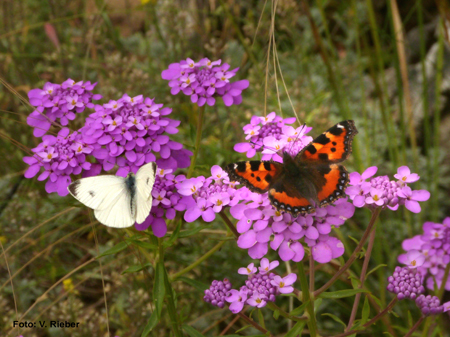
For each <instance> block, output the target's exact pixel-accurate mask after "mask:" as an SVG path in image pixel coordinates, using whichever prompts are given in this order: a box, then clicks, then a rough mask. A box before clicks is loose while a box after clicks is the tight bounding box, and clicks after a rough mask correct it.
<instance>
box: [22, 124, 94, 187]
mask: <svg viewBox="0 0 450 337" xmlns="http://www.w3.org/2000/svg"><path fill="white" fill-rule="evenodd" d="M31 151H33V152H34V153H35V154H34V155H33V156H32V157H24V158H23V161H24V162H25V163H27V164H28V165H30V167H29V168H28V169H27V170H26V172H25V178H33V177H34V176H35V175H37V174H38V173H39V172H40V171H41V168H43V169H44V171H43V172H42V173H41V174H40V175H39V177H38V178H37V179H38V180H39V181H42V180H46V179H48V180H47V183H46V184H45V190H46V191H47V193H52V192H57V193H58V194H59V195H60V196H65V195H67V194H68V193H69V192H68V190H67V186H69V184H70V183H71V181H72V180H71V178H70V175H71V174H74V175H77V174H80V173H81V172H82V171H83V170H85V171H87V170H90V169H91V166H92V165H91V163H90V162H88V161H86V155H89V154H90V153H91V152H92V151H93V147H92V146H90V145H86V144H85V143H84V142H83V140H82V134H81V133H79V132H76V131H75V132H72V133H70V130H69V129H68V128H63V129H61V130H60V131H59V132H58V135H57V136H56V137H55V136H51V135H44V136H43V137H42V143H40V144H39V145H38V146H37V147H35V148H34V149H32V150H31Z"/></svg>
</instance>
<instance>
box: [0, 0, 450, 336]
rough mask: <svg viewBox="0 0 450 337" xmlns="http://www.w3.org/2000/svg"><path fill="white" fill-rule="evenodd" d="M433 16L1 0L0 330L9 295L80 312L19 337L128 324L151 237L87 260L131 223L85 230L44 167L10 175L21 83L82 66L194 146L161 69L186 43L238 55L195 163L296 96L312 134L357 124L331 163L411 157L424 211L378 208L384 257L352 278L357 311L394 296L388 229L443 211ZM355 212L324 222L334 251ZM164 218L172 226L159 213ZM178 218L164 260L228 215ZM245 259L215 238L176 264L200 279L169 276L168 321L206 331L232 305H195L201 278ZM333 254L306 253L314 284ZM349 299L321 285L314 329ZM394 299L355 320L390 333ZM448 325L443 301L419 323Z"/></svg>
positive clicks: (442, 123) (144, 292)
mask: <svg viewBox="0 0 450 337" xmlns="http://www.w3.org/2000/svg"><path fill="white" fill-rule="evenodd" d="M395 8H398V10H399V11H398V13H397V12H396V11H395ZM393 9H394V11H393ZM449 17H450V10H449V7H448V5H446V2H445V1H439V0H437V1H436V2H433V1H425V0H422V1H420V0H416V1H395V0H390V1H389V0H387V1H373V0H366V1H362V0H351V1H334V0H330V1H324V0H317V1H309V2H304V1H294V0H278V1H276V0H274V1H265V2H264V1H233V0H220V1H219V0H209V1H206V0H197V1H194V0H189V1H184V0H178V1H169V0H166V1H156V0H152V1H142V2H140V1H132V0H129V1H119V0H111V1H102V0H95V1H94V0H72V1H68V0H62V1H53V0H49V1H41V0H26V1H14V0H3V2H2V4H1V6H0V18H1V19H0V75H1V79H2V82H3V86H1V87H0V109H1V110H0V111H1V113H0V136H1V137H0V162H1V164H2V165H0V191H1V192H0V240H1V242H2V244H3V247H4V249H7V251H6V254H5V256H1V259H0V261H1V262H0V331H3V332H2V333H1V335H2V336H3V335H4V334H5V335H6V334H7V333H9V332H10V329H11V327H12V325H11V322H12V320H14V319H16V317H17V316H16V308H17V312H18V316H19V317H20V316H21V315H22V314H24V313H25V312H27V315H26V316H25V318H24V319H26V320H31V321H38V320H47V321H49V320H50V319H52V320H56V319H57V320H63V321H64V320H69V321H79V322H82V324H81V326H82V328H80V329H78V330H76V331H75V330H74V331H70V332H69V331H65V330H61V329H30V330H26V331H22V333H23V335H24V337H30V336H52V337H59V336H107V324H106V323H107V322H108V323H109V329H110V331H111V333H112V334H111V335H112V336H114V335H118V336H121V337H124V336H140V334H141V332H142V329H143V328H144V326H145V324H146V323H147V320H148V318H149V316H150V313H151V312H152V311H153V309H154V301H153V298H152V291H153V289H152V287H153V281H154V280H153V278H154V275H155V270H154V268H156V264H155V262H156V261H155V259H156V256H157V252H155V251H151V250H146V249H143V248H142V247H138V246H136V245H131V246H130V247H129V248H128V249H125V250H123V251H121V252H119V253H117V254H115V255H108V256H106V257H104V258H102V259H101V260H100V261H101V264H100V263H99V262H98V260H95V261H91V259H92V258H93V257H95V256H97V255H98V254H99V253H101V252H104V251H106V250H107V249H109V248H111V247H113V246H115V245H116V244H118V243H120V242H124V240H125V238H126V237H129V236H132V235H134V234H135V232H136V231H134V230H130V231H118V230H111V229H108V228H106V227H104V226H99V225H96V226H95V230H94V227H93V226H92V224H91V223H90V220H91V221H93V220H94V219H93V218H92V215H89V212H88V211H87V209H85V208H79V207H76V208H74V207H73V206H78V204H77V203H75V201H74V200H73V199H72V198H70V197H66V198H61V197H58V196H56V195H48V194H47V193H46V192H45V190H44V183H42V182H38V181H37V180H36V179H31V180H27V179H24V178H23V172H24V170H25V169H26V167H27V165H26V164H25V163H24V162H23V161H22V157H23V156H24V155H26V154H27V153H29V152H30V150H29V149H30V148H33V147H35V146H36V145H37V144H38V143H39V140H38V139H36V138H33V136H32V130H31V128H30V127H28V126H27V125H26V116H27V115H28V114H29V113H31V112H32V108H31V107H30V106H29V105H28V103H27V96H26V93H27V92H28V91H29V90H30V89H32V88H36V87H42V86H43V85H44V84H45V82H47V81H50V82H54V83H61V82H63V81H64V80H66V79H67V78H68V77H70V78H72V79H74V80H76V81H78V80H90V81H92V82H98V85H97V87H96V90H95V92H97V93H101V94H102V95H103V97H104V100H109V99H118V98H120V97H121V96H122V94H123V93H128V94H129V95H130V96H135V95H139V94H143V95H144V96H146V97H151V98H153V97H155V98H156V102H158V103H163V104H164V105H165V106H168V107H171V108H172V109H173V112H172V115H171V117H172V118H174V119H179V120H181V126H180V132H179V133H178V134H177V135H175V136H174V137H175V139H176V140H178V141H180V142H182V143H183V144H184V145H185V147H186V148H189V149H192V148H193V146H194V140H195V134H196V123H197V117H198V107H197V106H196V105H193V104H192V103H191V102H190V100H189V97H187V96H184V95H182V94H180V95H178V96H172V95H170V90H169V89H170V88H169V87H168V85H167V82H166V81H164V80H162V79H161V72H162V70H164V69H166V68H167V67H168V65H169V64H170V63H172V62H178V61H179V60H181V59H185V58H187V57H190V58H193V59H194V60H198V59H200V58H202V57H205V56H206V57H208V58H210V59H211V60H215V59H222V61H224V62H228V63H230V64H231V66H232V68H234V67H240V71H239V73H238V77H239V78H240V79H244V78H246V79H248V80H249V81H250V87H249V89H247V90H246V91H244V100H243V103H242V104H241V105H239V106H232V107H225V106H224V105H223V103H222V102H221V101H220V100H218V103H217V104H216V105H215V106H214V107H207V108H206V112H205V122H204V131H203V138H202V142H201V147H200V152H199V158H198V159H197V164H198V165H197V167H196V171H195V175H209V174H210V173H209V172H210V167H211V166H212V165H224V164H227V163H229V162H233V161H236V160H242V159H243V158H244V155H242V154H238V153H236V152H234V151H233V145H234V144H235V143H237V142H240V141H243V140H244V135H243V132H242V127H243V126H244V125H245V124H247V123H248V122H249V119H250V117H251V116H252V115H264V114H266V113H269V112H271V111H275V112H277V114H280V115H283V116H284V117H288V116H293V115H294V111H296V112H297V114H298V116H299V119H300V122H301V123H304V122H306V123H307V124H308V125H311V126H313V127H314V129H313V131H312V132H311V135H313V136H316V135H318V134H320V133H321V132H322V131H323V130H325V129H326V128H328V127H329V126H331V125H332V124H334V123H336V122H339V121H341V120H343V119H350V118H351V119H354V120H355V122H356V125H357V127H358V130H359V132H360V134H359V135H358V136H357V137H356V138H355V146H354V153H353V155H352V158H351V159H350V160H348V163H347V168H348V169H349V170H350V171H355V170H356V171H359V172H362V171H363V170H364V169H365V168H367V167H368V166H372V165H376V166H378V168H379V171H378V174H388V175H390V176H392V175H393V174H394V173H395V172H396V169H397V167H398V166H401V165H408V166H409V167H411V168H412V171H413V172H417V173H419V175H420V176H421V180H420V181H419V182H418V183H415V184H414V189H427V190H429V191H430V192H431V194H432V197H431V199H430V200H429V201H428V202H425V203H422V208H423V211H422V212H421V213H420V214H418V215H413V214H412V213H410V212H408V211H406V210H404V209H402V208H401V209H400V210H399V211H397V212H391V211H385V212H383V214H382V215H381V218H380V221H379V222H378V224H377V239H376V243H375V248H374V253H373V256H372V262H371V265H370V267H369V269H372V268H375V267H376V266H380V265H381V264H385V265H387V266H381V267H380V268H378V269H377V270H376V271H375V272H373V273H372V274H371V275H370V277H369V278H368V280H367V288H368V289H370V290H371V292H372V293H373V294H374V296H376V297H377V298H378V299H379V300H371V301H370V304H371V312H372V315H373V313H374V312H377V311H378V310H379V308H380V307H381V308H383V307H385V306H386V303H388V302H389V301H390V300H391V298H392V296H391V294H388V293H386V291H385V287H386V278H387V276H388V275H389V274H390V273H391V271H392V269H393V268H394V266H395V265H396V264H397V262H396V259H397V256H398V255H399V254H400V253H401V252H402V249H401V242H402V241H403V240H404V239H406V238H408V237H412V236H413V235H416V234H419V233H420V232H421V227H422V224H423V222H424V221H436V222H441V221H442V220H443V218H445V217H446V216H449V215H450V209H449V207H450V199H449V198H448V195H449V174H448V172H449V163H450V160H449V156H448V153H449V147H450V145H449V144H450V100H449V98H450V39H449V31H450V24H449V22H450V20H449ZM444 18H447V21H446V22H445V21H444ZM445 23H446V25H445ZM398 25H400V26H401V27H402V28H403V30H402V33H399V32H398V28H397V27H398ZM272 33H274V34H272ZM55 38H56V39H55ZM84 115H86V113H85V114H84ZM74 123H75V124H72V125H73V126H74V128H75V127H79V126H81V125H82V123H83V120H82V118H81V116H78V118H77V119H76V120H75V122H74ZM368 219H369V214H368V212H367V213H366V212H365V210H357V211H356V215H355V217H354V218H352V219H350V220H349V221H348V222H347V224H346V225H345V226H343V227H342V228H341V230H339V231H336V235H337V236H339V238H340V239H341V240H342V241H343V242H344V244H345V246H346V253H345V255H344V257H345V258H348V256H349V255H350V254H351V252H352V250H353V248H354V247H355V244H354V242H353V241H352V240H351V238H350V237H355V238H360V237H361V234H362V232H363V231H364V228H365V227H366V226H367V223H368ZM199 226H204V228H203V229H202V231H200V232H198V233H196V234H195V235H191V236H187V234H189V232H186V231H188V230H191V229H195V228H198V227H199ZM30 230H31V231H32V232H31V233H30V234H28V235H26V236H25V234H26V233H29V231H30ZM173 230H174V224H172V227H170V228H169V231H173ZM181 233H185V235H182V236H185V237H182V238H179V239H178V240H177V241H176V242H175V244H174V245H173V246H171V247H169V248H168V249H167V251H166V253H165V261H166V268H167V270H168V273H169V276H170V275H174V274H175V273H177V272H179V271H181V270H182V269H183V268H185V267H187V266H189V265H190V264H192V263H194V262H195V261H196V260H197V259H198V258H199V257H201V256H202V255H203V254H205V253H206V252H207V251H208V250H210V249H211V248H212V247H214V246H215V245H217V244H218V243H219V242H221V240H223V238H224V235H225V234H226V227H225V226H224V224H223V222H222V220H221V219H220V217H218V218H217V219H216V221H214V222H213V223H212V224H209V225H207V224H204V223H201V222H197V223H193V224H183V227H182V229H181ZM169 235H170V232H169ZM5 257H6V258H7V259H5ZM269 258H270V259H274V258H275V255H273V256H269ZM6 261H7V263H8V264H7V263H6ZM89 261H91V262H89ZM143 261H144V263H147V262H149V263H150V264H149V265H148V266H146V268H145V269H146V272H142V271H141V272H137V273H128V272H127V273H125V274H122V273H123V272H124V271H125V270H126V269H127V268H128V267H132V266H136V265H140V264H141V263H143ZM250 262H251V259H250V257H249V256H248V255H247V253H246V252H245V251H243V250H240V249H238V248H237V246H236V244H235V242H234V241H233V240H230V241H227V242H225V244H224V245H223V246H222V247H221V249H220V250H218V251H217V252H215V253H214V255H213V256H212V257H210V258H209V259H208V260H206V261H205V262H203V263H201V264H200V265H199V266H197V267H196V268H194V269H193V270H191V271H190V272H189V273H186V274H185V275H184V276H185V277H188V278H189V279H191V280H194V281H197V282H198V283H195V282H192V281H189V280H187V281H186V280H184V281H183V280H180V281H176V282H174V283H173V284H172V286H173V288H174V290H175V293H176V301H177V307H178V313H179V315H180V318H181V320H182V321H183V324H187V325H190V326H193V327H195V328H196V329H197V330H198V331H203V333H204V335H205V336H217V335H219V334H220V332H221V331H223V330H224V329H225V328H226V327H227V325H228V324H229V323H230V322H231V321H232V320H233V318H234V316H233V315H232V314H231V313H230V312H229V311H228V310H226V309H224V310H220V309H217V308H215V307H212V306H210V305H207V304H205V303H203V301H202V292H201V291H200V290H199V289H201V288H202V286H203V285H202V284H201V283H203V284H209V283H210V282H211V281H212V280H213V279H223V278H225V277H227V278H230V280H231V281H232V283H233V285H234V286H235V287H238V286H239V285H240V284H242V283H243V281H244V279H243V278H242V277H240V276H239V275H237V273H236V271H237V269H238V268H239V267H241V266H244V265H247V264H248V263H250ZM85 263H86V265H85V266H83V267H81V268H79V267H80V266H82V265H83V264H85ZM361 265H362V261H358V263H356V264H355V266H354V268H352V273H353V274H354V275H356V277H358V275H359V271H360V269H361ZM76 268H79V269H76ZM132 268H133V267H132ZM282 268H284V270H290V268H291V266H290V265H283V266H282ZM335 268H337V267H336V264H329V265H323V266H321V267H320V269H319V270H318V271H317V272H316V286H317V287H318V286H320V285H322V284H323V283H325V282H326V280H327V279H329V277H330V275H331V274H333V272H334V271H335ZM68 273H72V274H71V275H70V276H69V277H68V279H69V281H65V283H64V284H63V282H59V283H58V281H59V280H61V278H63V277H64V276H66V275H67V274H68ZM10 274H11V275H12V277H13V285H14V289H13V288H12V287H11V282H10ZM189 282H190V283H189ZM194 283H195V284H194ZM349 287H351V285H350V281H346V282H344V281H340V282H338V283H336V284H335V286H333V288H332V290H339V289H347V288H349ZM49 289H51V290H50V291H48V290H49ZM13 291H14V294H13ZM104 294H106V295H105V296H106V298H107V303H108V306H107V313H108V317H106V308H105V300H104ZM42 295H44V296H43V297H42ZM446 296H447V300H448V297H449V294H446ZM279 302H280V303H279V306H280V307H283V308H284V309H285V310H288V308H289V307H290V306H298V303H297V302H295V300H294V299H289V298H283V299H281V300H280V301H279ZM277 303H278V302H277ZM362 303H363V301H362ZM362 303H361V307H362ZM351 306H352V300H351V298H346V299H339V300H324V301H323V302H322V304H321V305H320V306H318V308H317V316H318V320H319V329H320V331H321V332H323V334H327V335H328V334H336V333H338V332H339V331H342V327H341V326H340V325H339V323H338V322H336V321H335V320H333V319H331V318H330V317H327V316H321V314H323V313H331V314H333V315H335V316H336V317H338V318H339V319H341V320H342V321H344V322H347V321H348V318H349V314H350V310H351ZM29 309H30V311H29V312H28V310H29ZM394 311H395V313H397V314H398V315H399V317H397V315H395V314H394V315H390V318H386V319H384V320H382V321H380V322H379V323H378V324H376V325H375V326H373V327H372V332H371V335H373V336H379V335H380V336H381V334H382V332H383V331H389V332H390V333H391V334H396V335H398V336H401V335H403V334H404V333H406V331H408V329H409V328H410V327H411V326H412V325H413V323H414V321H415V320H417V317H418V316H419V312H418V310H417V308H415V306H414V305H413V304H412V303H400V305H398V306H397V307H396V308H395V310H394ZM263 312H264V314H265V319H266V325H267V327H268V329H269V330H270V331H272V333H274V334H276V335H280V336H282V335H284V334H285V333H286V331H288V329H289V328H290V325H289V323H288V322H287V321H286V320H284V319H282V318H279V319H278V320H275V319H274V318H272V317H271V311H269V310H266V311H263ZM170 325H171V323H170V319H169V317H168V316H166V315H164V314H163V316H162V321H161V322H160V323H159V324H158V325H157V327H156V328H155V330H153V332H152V334H153V335H154V336H166V335H167V336H168V335H170V334H171V329H170ZM243 326H245V322H243V321H237V322H235V323H234V325H233V326H232V327H231V329H230V330H229V331H228V333H233V332H235V331H236V330H238V329H240V328H242V327H243ZM449 326H450V325H449V321H448V316H445V317H444V316H442V319H441V320H440V321H439V324H438V325H437V326H434V327H433V329H434V333H435V335H445V331H448V330H449V329H450V328H449ZM433 329H431V330H433ZM431 330H430V331H431ZM255 333H257V331H256V330H252V329H245V330H243V331H242V332H239V334H242V335H251V334H255ZM447 335H448V334H447Z"/></svg>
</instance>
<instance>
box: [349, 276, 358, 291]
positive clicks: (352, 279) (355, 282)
mask: <svg viewBox="0 0 450 337" xmlns="http://www.w3.org/2000/svg"><path fill="white" fill-rule="evenodd" d="M349 279H350V282H352V287H353V289H358V288H359V287H360V286H361V281H360V280H359V278H357V277H355V276H350V277H349Z"/></svg>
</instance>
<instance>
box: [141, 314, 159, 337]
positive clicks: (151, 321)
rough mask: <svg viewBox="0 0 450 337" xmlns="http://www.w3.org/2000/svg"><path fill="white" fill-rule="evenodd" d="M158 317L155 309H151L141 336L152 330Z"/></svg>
mask: <svg viewBox="0 0 450 337" xmlns="http://www.w3.org/2000/svg"><path fill="white" fill-rule="evenodd" d="M158 322H159V319H158V315H157V313H156V311H153V312H152V314H151V316H150V319H149V320H148V322H147V325H146V326H145V328H144V331H142V334H141V337H147V336H148V334H149V333H150V332H151V331H152V330H153V328H154V327H155V326H156V324H158Z"/></svg>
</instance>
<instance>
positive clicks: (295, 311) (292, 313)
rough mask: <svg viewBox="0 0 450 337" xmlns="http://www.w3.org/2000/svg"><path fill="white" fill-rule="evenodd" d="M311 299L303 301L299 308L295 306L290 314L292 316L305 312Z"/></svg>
mask: <svg viewBox="0 0 450 337" xmlns="http://www.w3.org/2000/svg"><path fill="white" fill-rule="evenodd" d="M308 303H309V300H308V301H306V302H303V304H302V305H301V306H299V307H297V308H295V309H294V310H292V311H291V312H290V313H289V315H291V316H300V315H301V314H303V312H304V311H305V308H306V306H307V305H308Z"/></svg>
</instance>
